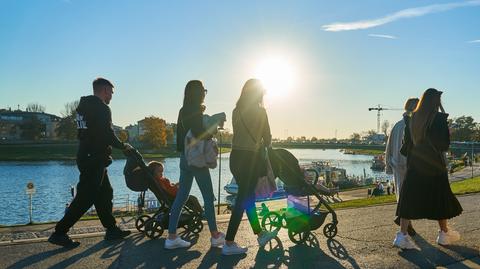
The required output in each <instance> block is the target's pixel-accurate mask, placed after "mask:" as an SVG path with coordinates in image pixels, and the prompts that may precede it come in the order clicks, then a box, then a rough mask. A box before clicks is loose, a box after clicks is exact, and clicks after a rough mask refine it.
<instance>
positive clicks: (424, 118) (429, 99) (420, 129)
mask: <svg viewBox="0 0 480 269" xmlns="http://www.w3.org/2000/svg"><path fill="white" fill-rule="evenodd" d="M441 94H442V92H440V91H438V90H436V89H434V88H429V89H427V90H426V91H425V92H424V93H423V95H422V98H421V99H420V102H418V105H417V108H415V110H414V111H413V116H412V125H411V133H412V140H413V144H415V145H416V144H418V143H419V142H421V141H422V140H423V139H425V137H426V135H427V130H428V129H429V128H430V126H431V125H432V123H433V119H434V118H435V115H436V114H437V112H438V109H439V108H440V106H441V104H442V103H441V100H440V96H441Z"/></svg>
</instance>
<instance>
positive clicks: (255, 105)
mask: <svg viewBox="0 0 480 269" xmlns="http://www.w3.org/2000/svg"><path fill="white" fill-rule="evenodd" d="M264 94H265V90H264V88H263V85H262V83H261V82H260V80H258V79H249V80H247V82H245V85H244V86H243V88H242V92H241V94H240V98H239V99H238V101H237V104H236V107H235V109H234V110H233V114H232V125H233V140H232V152H231V153H230V171H231V172H232V174H233V176H234V178H235V180H236V182H237V184H238V194H237V198H236V200H235V205H234V208H233V210H232V215H231V216H230V221H229V223H228V229H227V235H226V236H225V245H224V246H223V249H222V254H223V255H237V254H244V253H246V252H247V248H246V247H242V246H239V245H237V243H236V242H235V235H236V234H237V230H238V227H239V225H240V222H241V220H242V216H243V212H244V211H246V213H247V217H248V221H249V222H250V226H251V228H252V230H253V232H254V233H255V234H256V235H257V241H258V244H259V245H260V247H264V246H265V245H266V244H267V243H268V242H269V241H270V240H272V239H273V238H275V236H277V234H276V233H275V232H268V231H265V230H263V229H262V227H261V226H260V222H259V220H258V215H257V211H256V210H257V209H256V207H255V187H256V186H257V183H258V179H259V178H260V177H261V176H265V175H266V174H267V164H266V154H265V153H266V152H265V150H266V149H265V147H270V145H271V141H272V135H271V133H270V125H269V123H268V116H267V111H266V110H265V108H264V106H263V96H264Z"/></svg>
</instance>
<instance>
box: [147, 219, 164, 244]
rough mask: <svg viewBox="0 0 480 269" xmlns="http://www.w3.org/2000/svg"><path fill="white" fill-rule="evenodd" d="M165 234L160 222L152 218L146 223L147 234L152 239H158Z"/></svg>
mask: <svg viewBox="0 0 480 269" xmlns="http://www.w3.org/2000/svg"><path fill="white" fill-rule="evenodd" d="M162 234H163V227H162V225H160V222H158V221H156V220H154V219H152V220H150V221H148V222H147V223H146V225H145V235H147V236H148V237H149V238H151V239H157V238H159V237H160V236H162Z"/></svg>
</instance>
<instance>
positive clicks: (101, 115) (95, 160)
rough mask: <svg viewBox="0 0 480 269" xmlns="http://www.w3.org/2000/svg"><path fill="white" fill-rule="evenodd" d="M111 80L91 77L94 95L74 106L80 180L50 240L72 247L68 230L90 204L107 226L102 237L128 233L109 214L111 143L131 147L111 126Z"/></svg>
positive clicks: (119, 237)
mask: <svg viewBox="0 0 480 269" xmlns="http://www.w3.org/2000/svg"><path fill="white" fill-rule="evenodd" d="M113 88H114V86H113V84H112V83H111V82H110V81H108V80H106V79H104V78H97V79H95V80H94V81H93V95H90V96H84V97H82V98H81V99H80V103H79V105H78V107H77V119H76V123H77V129H78V140H79V147H78V151H77V166H78V169H79V171H80V180H79V183H78V185H77V195H76V196H75V198H74V199H73V201H72V203H71V204H70V206H69V208H68V210H67V211H66V213H65V216H64V217H63V218H62V219H61V220H60V221H59V222H58V223H57V225H56V227H55V232H54V233H53V234H52V235H51V236H50V238H49V239H48V241H49V242H50V243H53V244H56V245H60V246H64V247H68V248H73V247H77V246H78V245H79V244H80V243H79V242H75V241H73V240H72V239H71V238H70V237H69V236H68V235H67V232H68V230H69V229H70V228H71V227H72V226H73V225H74V224H75V223H76V222H77V221H78V220H79V219H80V217H82V215H83V214H84V213H85V212H86V211H87V210H88V209H89V208H90V207H91V206H92V205H94V206H95V209H96V211H97V214H98V217H99V218H100V221H101V222H102V225H103V227H105V228H106V230H107V231H106V233H105V240H113V239H121V238H123V237H125V236H127V235H129V234H130V231H122V230H120V228H118V227H117V225H116V222H115V218H114V217H113V216H112V207H113V204H112V199H113V189H112V186H111V185H110V181H109V179H108V175H107V166H109V165H110V164H111V163H112V157H111V156H110V155H111V153H112V147H115V148H118V149H122V150H130V149H132V147H131V146H130V145H129V144H126V143H122V142H121V141H120V140H119V139H118V138H117V136H116V135H115V133H114V132H113V129H112V115H111V111H110V108H109V107H108V104H109V103H110V100H111V99H112V94H113Z"/></svg>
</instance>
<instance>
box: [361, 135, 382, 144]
mask: <svg viewBox="0 0 480 269" xmlns="http://www.w3.org/2000/svg"><path fill="white" fill-rule="evenodd" d="M385 141H386V136H385V135H384V134H372V135H369V136H367V137H365V142H366V143H368V144H376V145H381V144H385Z"/></svg>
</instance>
